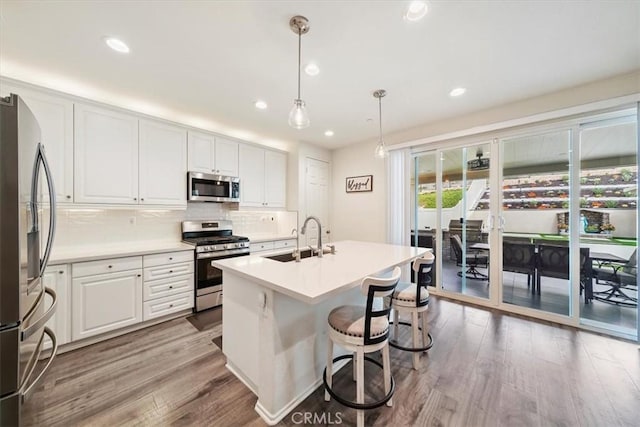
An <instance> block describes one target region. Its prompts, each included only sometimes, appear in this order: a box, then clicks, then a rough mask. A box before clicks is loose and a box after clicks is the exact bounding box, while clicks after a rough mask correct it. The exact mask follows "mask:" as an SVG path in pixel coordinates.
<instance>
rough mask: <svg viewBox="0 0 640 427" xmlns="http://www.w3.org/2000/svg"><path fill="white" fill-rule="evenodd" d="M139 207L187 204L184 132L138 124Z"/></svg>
mask: <svg viewBox="0 0 640 427" xmlns="http://www.w3.org/2000/svg"><path fill="white" fill-rule="evenodd" d="M139 154H140V169H139V178H140V181H139V185H140V191H139V200H140V204H160V205H162V204H164V205H184V204H186V203H187V132H186V131H185V130H184V129H182V128H179V127H176V126H171V125H167V124H164V123H159V122H151V121H146V120H141V121H140V151H139Z"/></svg>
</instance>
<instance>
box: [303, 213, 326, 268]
mask: <svg viewBox="0 0 640 427" xmlns="http://www.w3.org/2000/svg"><path fill="white" fill-rule="evenodd" d="M310 220H314V221H315V222H316V223H317V224H318V249H317V252H318V257H319V258H322V224H320V220H319V219H318V218H317V217H315V216H313V215H311V216H308V217H307V219H305V220H304V224H302V228H301V229H300V234H304V233H306V232H307V223H308V222H309V221H310Z"/></svg>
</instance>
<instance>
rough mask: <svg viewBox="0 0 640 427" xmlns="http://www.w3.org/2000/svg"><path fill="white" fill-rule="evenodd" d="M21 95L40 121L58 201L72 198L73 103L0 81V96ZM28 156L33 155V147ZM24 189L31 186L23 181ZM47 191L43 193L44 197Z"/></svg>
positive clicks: (63, 201)
mask: <svg viewBox="0 0 640 427" xmlns="http://www.w3.org/2000/svg"><path fill="white" fill-rule="evenodd" d="M10 93H15V94H17V95H20V97H21V98H22V99H23V100H24V102H25V103H26V104H27V106H28V107H29V109H30V110H31V112H32V113H33V115H34V116H35V117H36V120H37V121H38V124H39V125H40V132H41V137H42V143H43V145H44V148H45V155H46V156H47V160H48V161H49V166H50V168H51V173H52V175H53V182H54V187H55V189H56V200H57V201H58V203H71V202H73V103H72V102H71V101H68V100H66V99H64V98H61V97H57V96H51V95H48V94H45V93H40V92H35V91H31V90H27V89H21V88H19V87H14V86H11V85H6V84H4V83H3V84H2V93H1V94H0V95H1V96H7V95H9V94H10ZM31 149H32V152H30V153H26V155H27V156H28V157H31V158H33V157H34V156H35V147H33V146H32V147H31ZM25 184H26V185H24V188H25V189H29V188H30V187H31V184H30V183H25ZM46 197H48V195H46V194H45V198H46Z"/></svg>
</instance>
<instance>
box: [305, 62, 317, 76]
mask: <svg viewBox="0 0 640 427" xmlns="http://www.w3.org/2000/svg"><path fill="white" fill-rule="evenodd" d="M304 72H305V73H307V75H309V76H317V75H318V73H320V68H318V65H317V64H315V63H313V62H311V63H309V64H307V66H306V67H304Z"/></svg>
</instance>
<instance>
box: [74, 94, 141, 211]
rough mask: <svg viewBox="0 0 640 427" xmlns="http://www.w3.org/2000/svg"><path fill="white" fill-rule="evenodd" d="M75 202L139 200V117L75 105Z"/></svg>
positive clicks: (132, 201) (133, 202) (118, 202)
mask: <svg viewBox="0 0 640 427" xmlns="http://www.w3.org/2000/svg"><path fill="white" fill-rule="evenodd" d="M74 129H75V147H74V154H75V155H74V165H75V166H74V169H75V174H76V175H75V180H74V181H75V182H74V184H75V201H76V203H116V204H137V203H138V119H137V118H136V117H134V116H130V115H127V114H122V113H118V112H115V111H112V110H108V109H104V108H99V107H94V106H90V105H83V104H76V105H75V123H74Z"/></svg>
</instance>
